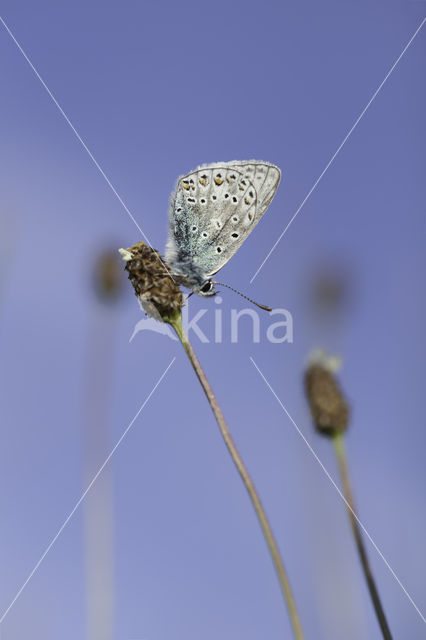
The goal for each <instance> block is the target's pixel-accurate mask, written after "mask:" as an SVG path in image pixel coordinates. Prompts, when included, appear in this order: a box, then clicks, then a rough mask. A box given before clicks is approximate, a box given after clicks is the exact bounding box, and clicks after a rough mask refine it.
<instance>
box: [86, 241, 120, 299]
mask: <svg viewBox="0 0 426 640" xmlns="http://www.w3.org/2000/svg"><path fill="white" fill-rule="evenodd" d="M123 284H124V278H123V271H122V269H121V264H120V259H119V257H118V256H117V252H116V251H115V250H113V249H106V250H104V251H102V252H101V253H100V254H99V255H98V256H97V258H96V261H95V265H94V270H93V285H94V289H95V293H96V295H97V296H98V298H99V299H100V300H102V301H103V302H115V301H116V300H117V298H118V297H119V295H120V294H121V292H122V290H123Z"/></svg>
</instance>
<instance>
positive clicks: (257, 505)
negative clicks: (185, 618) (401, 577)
mask: <svg viewBox="0 0 426 640" xmlns="http://www.w3.org/2000/svg"><path fill="white" fill-rule="evenodd" d="M167 321H168V322H169V323H170V324H171V325H172V327H173V328H174V330H175V331H176V334H177V335H178V337H179V340H180V341H181V343H182V345H183V347H184V349H185V351H186V353H187V355H188V358H189V360H190V362H191V364H192V367H193V369H194V371H195V373H196V374H197V377H198V379H199V381H200V383H201V386H202V387H203V390H204V393H205V394H206V396H207V399H208V401H209V403H210V406H211V408H212V411H213V413H214V416H215V418H216V421H217V424H218V426H219V429H220V432H221V434H222V437H223V439H224V441H225V444H226V446H227V448H228V451H229V453H230V454H231V458H232V460H233V462H234V464H235V466H236V467H237V469H238V472H239V474H240V476H241V478H242V480H243V482H244V485H245V487H246V489H247V492H248V494H249V496H250V499H251V501H252V503H253V507H254V509H255V511H256V515H257V517H258V519H259V522H260V526H261V527H262V531H263V534H264V536H265V538H266V542H267V545H268V548H269V551H270V554H271V556H272V560H273V563H274V565H275V569H276V572H277V574H278V579H279V582H280V586H281V589H282V592H283V594H284V598H285V601H286V604H287V609H288V613H289V616H290V621H291V625H292V628H293V633H294V637H295V638H296V640H303V631H302V626H301V623H300V619H299V615H298V613H297V609H296V604H295V601H294V597H293V593H292V591H291V588H290V583H289V580H288V577H287V573H286V570H285V568H284V564H283V561H282V559H281V556H280V552H279V550H278V546H277V543H276V541H275V538H274V535H273V533H272V529H271V526H270V524H269V522H268V519H267V517H266V513H265V511H264V509H263V506H262V503H261V501H260V498H259V496H258V494H257V491H256V488H255V486H254V484H253V481H252V479H251V478H250V475H249V473H248V471H247V469H246V467H245V465H244V462H243V460H242V458H241V456H240V454H239V453H238V450H237V447H236V446H235V443H234V441H233V439H232V436H231V434H230V432H229V429H228V426H227V424H226V422H225V418H224V417H223V413H222V410H221V408H220V407H219V405H218V402H217V400H216V397H215V395H214V393H213V391H212V388H211V386H210V383H209V381H208V380H207V378H206V375H205V373H204V371H203V369H202V368H201V365H200V362H199V360H198V358H197V356H196V354H195V352H194V350H193V348H192V345H191V344H190V342H189V340H188V338H187V336H186V334H185V332H184V329H183V327H182V316H181V314H180V313H179V314H176V315H175V316H174V317H172V318H170V319H168V320H167Z"/></svg>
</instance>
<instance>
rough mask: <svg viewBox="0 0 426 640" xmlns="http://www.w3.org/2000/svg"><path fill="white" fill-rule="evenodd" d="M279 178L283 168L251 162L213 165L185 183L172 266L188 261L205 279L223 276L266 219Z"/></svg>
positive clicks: (174, 210)
mask: <svg viewBox="0 0 426 640" xmlns="http://www.w3.org/2000/svg"><path fill="white" fill-rule="evenodd" d="M280 177H281V172H280V170H279V169H278V167H276V166H274V165H271V164H268V163H264V162H255V161H252V162H228V163H217V164H214V165H208V166H204V167H200V168H198V169H196V170H195V171H193V172H191V173H189V174H188V175H186V176H183V177H182V178H180V179H179V180H178V183H177V188H176V192H175V193H174V194H173V196H172V202H171V212H170V214H171V215H170V225H171V228H170V238H169V243H168V249H167V252H166V259H167V261H168V262H171V263H172V262H173V259H176V256H177V258H178V259H179V258H182V257H185V258H186V259H188V260H189V261H191V262H192V263H193V264H194V265H195V266H196V267H197V268H198V269H199V270H200V271H201V272H202V273H203V274H204V275H205V276H206V277H209V276H211V275H213V274H214V273H216V272H217V271H219V269H221V268H222V267H223V265H224V264H225V263H226V262H227V261H228V260H229V259H230V258H231V257H232V255H233V254H234V253H235V252H236V251H237V249H238V248H239V247H240V246H241V244H242V243H243V242H244V240H245V239H246V238H247V237H248V235H249V234H250V233H251V231H252V230H253V229H254V227H255V226H256V224H257V223H258V222H259V220H260V219H261V217H262V216H263V214H264V213H265V211H266V209H267V207H268V205H269V204H270V202H271V200H272V198H273V197H274V194H275V192H276V190H277V187H278V184H279V181H280Z"/></svg>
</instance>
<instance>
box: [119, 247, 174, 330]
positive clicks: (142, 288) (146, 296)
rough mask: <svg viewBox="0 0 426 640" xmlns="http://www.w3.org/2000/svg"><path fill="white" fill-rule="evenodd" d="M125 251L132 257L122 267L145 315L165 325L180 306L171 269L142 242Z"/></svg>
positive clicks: (127, 258) (154, 251) (157, 254)
mask: <svg viewBox="0 0 426 640" xmlns="http://www.w3.org/2000/svg"><path fill="white" fill-rule="evenodd" d="M120 251H121V250H120ZM126 252H128V254H131V257H130V256H129V257H126V258H125V260H126V267H125V268H126V270H127V271H128V272H129V280H130V282H131V283H132V285H133V288H134V290H135V294H136V296H137V297H138V298H139V300H140V302H141V304H142V306H143V308H144V310H145V312H146V313H147V314H148V315H150V316H152V317H154V318H155V319H156V320H161V321H163V322H167V320H168V318H170V317H171V316H172V315H173V314H174V313H175V312H176V311H179V310H180V309H181V308H182V305H183V294H182V292H181V290H180V289H179V287H178V285H177V284H176V282H175V281H174V280H173V278H172V276H171V274H170V270H169V269H168V267H167V265H166V264H165V262H164V260H163V259H162V257H161V256H160V254H159V253H158V251H156V250H155V249H152V248H151V247H148V245H146V244H145V243H144V242H137V243H136V244H135V245H133V247H130V248H129V249H126ZM122 255H123V253H122ZM129 258H130V259H129Z"/></svg>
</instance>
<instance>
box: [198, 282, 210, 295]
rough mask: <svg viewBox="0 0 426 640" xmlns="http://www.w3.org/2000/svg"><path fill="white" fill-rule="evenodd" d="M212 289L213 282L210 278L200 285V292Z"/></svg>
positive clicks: (207, 291)
mask: <svg viewBox="0 0 426 640" xmlns="http://www.w3.org/2000/svg"><path fill="white" fill-rule="evenodd" d="M212 289H213V284H212V283H211V282H210V280H208V281H207V282H206V284H204V285H203V286H202V287H201V289H200V291H201V293H209V292H210V291H211V290H212Z"/></svg>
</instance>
